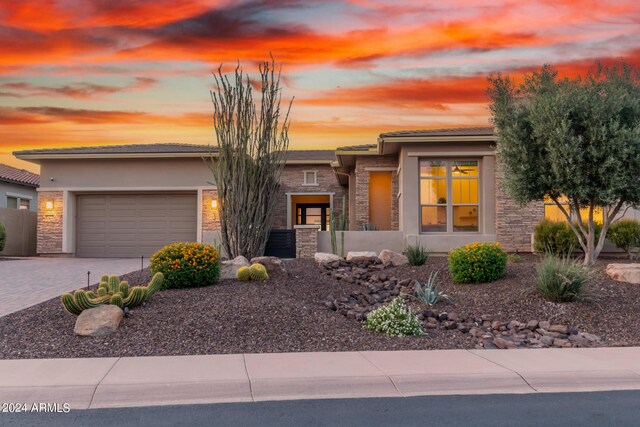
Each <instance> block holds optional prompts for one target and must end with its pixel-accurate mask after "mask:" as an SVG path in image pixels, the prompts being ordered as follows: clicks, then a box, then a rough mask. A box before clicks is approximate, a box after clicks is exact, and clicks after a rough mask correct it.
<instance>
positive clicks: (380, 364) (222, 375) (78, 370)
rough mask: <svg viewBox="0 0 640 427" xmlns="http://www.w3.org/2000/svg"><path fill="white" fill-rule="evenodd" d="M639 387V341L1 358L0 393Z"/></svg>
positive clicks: (22, 396)
mask: <svg viewBox="0 0 640 427" xmlns="http://www.w3.org/2000/svg"><path fill="white" fill-rule="evenodd" d="M638 389H640V347H626V348H593V349H530V350H435V351H389V352H384V351H365V352H345V353H276V354H244V355H243V354H232V355H210V356H173V357H123V358H95V359H30V360H0V402H12V403H17V402H22V403H27V404H29V405H30V404H32V403H34V402H35V403H42V402H44V403H60V404H63V403H68V404H70V405H71V408H72V409H86V408H112V407H128V406H151V405H169V404H193V403H219V402H251V401H265V400H289V399H319V398H354V397H389V396H391V397H403V396H420V395H448V394H494V393H537V392H543V393H544V392H570V391H607V390H638Z"/></svg>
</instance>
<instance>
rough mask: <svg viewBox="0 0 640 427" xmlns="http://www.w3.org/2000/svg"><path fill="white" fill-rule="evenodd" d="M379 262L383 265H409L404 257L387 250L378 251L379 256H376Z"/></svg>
mask: <svg viewBox="0 0 640 427" xmlns="http://www.w3.org/2000/svg"><path fill="white" fill-rule="evenodd" d="M378 258H380V261H382V264H384V265H392V266H398V265H405V264H408V263H409V260H408V259H407V257H406V256H404V255H402V254H399V253H398V252H394V251H390V250H389V249H383V250H381V251H380V255H378Z"/></svg>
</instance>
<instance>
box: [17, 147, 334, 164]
mask: <svg viewBox="0 0 640 427" xmlns="http://www.w3.org/2000/svg"><path fill="white" fill-rule="evenodd" d="M211 149H212V150H214V151H217V147H216V146H212V147H210V146H208V145H197V144H177V143H168V144H130V145H106V146H93V147H70V148H43V149H35V150H24V151H16V152H14V153H13V154H14V155H16V156H17V157H21V156H49V155H54V156H55V155H61V156H64V155H100V154H104V155H109V154H121V155H126V154H174V153H175V154H190V153H193V154H202V153H208V152H209V150H211ZM288 159H289V160H311V161H314V160H317V161H334V160H336V155H335V152H334V150H289V157H288Z"/></svg>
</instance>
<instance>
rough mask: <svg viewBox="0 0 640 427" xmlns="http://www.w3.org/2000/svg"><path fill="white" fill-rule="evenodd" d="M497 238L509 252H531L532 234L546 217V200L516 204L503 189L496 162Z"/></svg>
mask: <svg viewBox="0 0 640 427" xmlns="http://www.w3.org/2000/svg"><path fill="white" fill-rule="evenodd" d="M495 186H496V187H495V194H496V239H497V240H498V242H500V245H502V247H503V248H504V250H506V251H508V252H531V235H532V234H533V232H534V229H535V227H536V225H538V223H539V222H540V221H541V220H542V219H543V218H544V202H542V201H540V202H532V203H529V204H527V205H526V206H519V205H518V204H516V203H515V202H514V201H513V200H512V199H511V198H510V197H509V196H508V195H507V194H506V192H505V191H504V190H503V189H502V186H501V184H500V171H499V165H498V164H497V163H496V176H495Z"/></svg>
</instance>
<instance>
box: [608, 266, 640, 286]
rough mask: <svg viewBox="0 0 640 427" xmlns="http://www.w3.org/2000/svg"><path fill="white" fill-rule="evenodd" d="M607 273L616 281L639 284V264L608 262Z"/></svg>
mask: <svg viewBox="0 0 640 427" xmlns="http://www.w3.org/2000/svg"><path fill="white" fill-rule="evenodd" d="M605 271H606V272H607V275H609V277H611V278H612V279H613V280H615V281H617V282H626V283H633V284H634V285H639V284H640V264H638V263H634V264H608V265H607V268H606V269H605Z"/></svg>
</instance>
